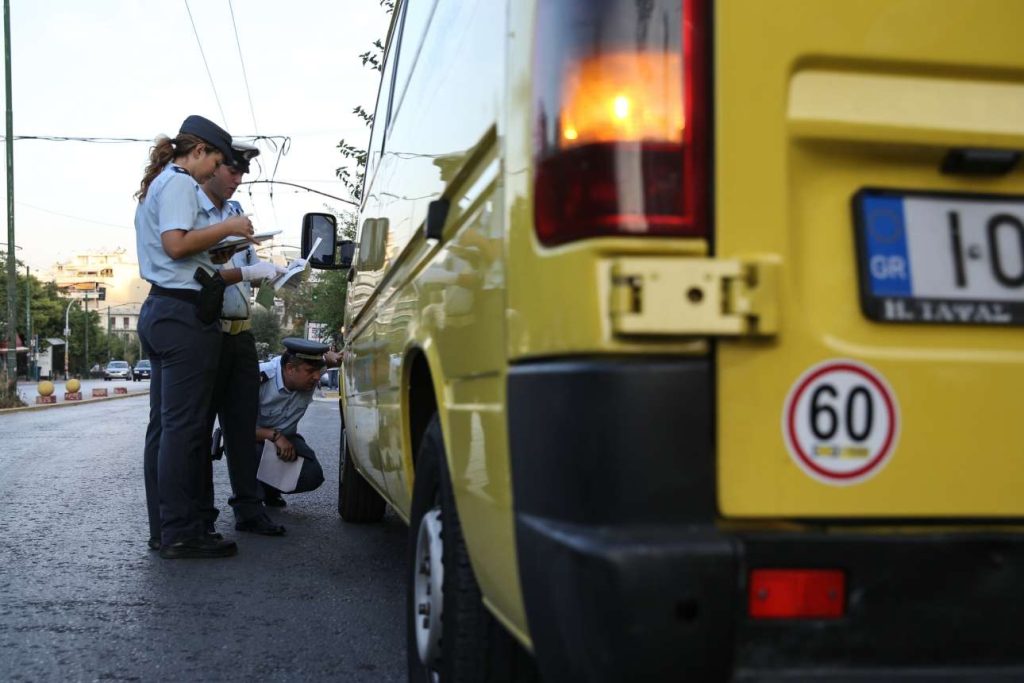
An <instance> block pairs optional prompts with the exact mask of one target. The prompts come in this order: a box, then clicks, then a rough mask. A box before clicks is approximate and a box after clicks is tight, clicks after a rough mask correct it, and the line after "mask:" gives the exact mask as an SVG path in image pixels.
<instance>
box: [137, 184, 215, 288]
mask: <svg viewBox="0 0 1024 683" xmlns="http://www.w3.org/2000/svg"><path fill="white" fill-rule="evenodd" d="M197 187H198V185H197V184H196V181H195V180H194V179H193V178H192V176H191V175H189V172H188V171H186V170H185V169H183V168H181V167H180V166H177V165H175V164H167V166H165V167H164V170H162V171H161V172H160V174H159V175H157V177H156V178H154V179H153V182H152V183H150V185H149V190H148V191H147V192H146V197H145V198H144V199H143V200H142V201H141V202H139V205H138V207H136V209H135V246H136V249H137V250H138V256H139V274H140V275H141V276H142V278H143V279H144V280H147V281H149V282H150V283H151V284H154V285H159V286H161V287H168V288H172V289H195V290H198V289H199V288H200V287H199V283H198V282H196V280H195V279H194V278H193V275H194V274H195V272H196V267H197V266H203V267H204V268H205V269H206V270H207V271H209V272H211V273H212V272H213V270H214V266H213V262H212V261H211V260H210V256H209V254H207V253H206V252H205V251H203V252H200V253H198V254H194V255H192V256H187V257H185V258H181V259H177V260H175V259H172V258H171V257H170V256H169V255H168V254H167V252H166V251H164V246H163V242H161V240H160V237H161V235H163V234H164V233H165V232H167V231H169V230H192V229H194V228H195V227H197V225H198V221H199V200H198V199H197V197H196V188H197Z"/></svg>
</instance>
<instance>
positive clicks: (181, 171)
mask: <svg viewBox="0 0 1024 683" xmlns="http://www.w3.org/2000/svg"><path fill="white" fill-rule="evenodd" d="M171 170H172V171H174V172H175V173H184V174H185V175H192V174H191V173H189V172H188V171H186V170H185V169H183V168H182V167H181V166H175V167H173V168H172V169H171Z"/></svg>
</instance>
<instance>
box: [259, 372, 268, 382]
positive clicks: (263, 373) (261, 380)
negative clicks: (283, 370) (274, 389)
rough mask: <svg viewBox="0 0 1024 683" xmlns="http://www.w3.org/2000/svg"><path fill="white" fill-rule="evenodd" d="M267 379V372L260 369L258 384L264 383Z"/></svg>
mask: <svg viewBox="0 0 1024 683" xmlns="http://www.w3.org/2000/svg"><path fill="white" fill-rule="evenodd" d="M269 379H270V377H268V376H267V373H265V372H263V371H262V370H260V384H264V383H266V382H267V381H268V380H269Z"/></svg>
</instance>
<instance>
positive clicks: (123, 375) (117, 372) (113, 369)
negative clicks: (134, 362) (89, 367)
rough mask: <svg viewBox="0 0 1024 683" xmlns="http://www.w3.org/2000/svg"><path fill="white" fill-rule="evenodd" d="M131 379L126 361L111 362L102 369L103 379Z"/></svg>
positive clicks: (130, 368) (130, 370) (130, 367)
mask: <svg viewBox="0 0 1024 683" xmlns="http://www.w3.org/2000/svg"><path fill="white" fill-rule="evenodd" d="M131 378H132V366H130V365H128V361H123V360H112V361H110V362H109V363H107V367H105V368H103V379H105V380H111V379H124V380H129V379H131Z"/></svg>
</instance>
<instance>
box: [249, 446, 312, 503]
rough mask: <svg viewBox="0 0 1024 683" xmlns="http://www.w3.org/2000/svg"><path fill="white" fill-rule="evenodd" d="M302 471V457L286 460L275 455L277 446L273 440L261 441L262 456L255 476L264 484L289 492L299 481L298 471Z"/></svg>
mask: <svg viewBox="0 0 1024 683" xmlns="http://www.w3.org/2000/svg"><path fill="white" fill-rule="evenodd" d="M300 471H302V458H295V459H294V460H292V461H291V462H286V461H284V460H282V459H281V458H279V457H277V446H275V445H274V442H273V441H264V442H263V456H262V457H261V458H260V468H259V470H257V471H256V478H257V479H259V480H260V481H262V482H263V483H264V484H269V485H270V486H273V487H274V488H275V489H277V490H278V491H283V492H284V493H289V492H291V491H294V490H295V487H296V485H297V484H298V483H299V472H300Z"/></svg>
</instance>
